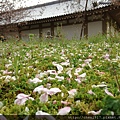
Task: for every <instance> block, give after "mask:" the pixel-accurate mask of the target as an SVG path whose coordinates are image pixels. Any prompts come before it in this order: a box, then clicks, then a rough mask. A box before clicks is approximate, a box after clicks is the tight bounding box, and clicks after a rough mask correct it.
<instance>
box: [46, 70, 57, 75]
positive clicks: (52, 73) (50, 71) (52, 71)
mask: <svg viewBox="0 0 120 120" xmlns="http://www.w3.org/2000/svg"><path fill="white" fill-rule="evenodd" d="M47 73H49V74H50V75H56V74H57V72H56V70H47Z"/></svg>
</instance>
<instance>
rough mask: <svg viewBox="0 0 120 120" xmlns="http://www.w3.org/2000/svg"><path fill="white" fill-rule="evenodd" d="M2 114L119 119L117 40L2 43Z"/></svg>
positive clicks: (0, 77) (0, 104) (119, 75)
mask: <svg viewBox="0 0 120 120" xmlns="http://www.w3.org/2000/svg"><path fill="white" fill-rule="evenodd" d="M1 46H2V48H0V63H1V64H0V113H1V114H3V115H49V114H50V115H113V114H114V115H120V109H119V104H120V92H119V87H120V86H119V82H120V81H119V79H120V74H119V71H120V45H119V43H117V42H114V43H111V42H105V41H104V42H99V43H88V42H81V41H60V42H58V41H46V42H39V43H38V42H37V43H32V44H31V43H23V42H19V43H16V44H12V43H2V44H1Z"/></svg>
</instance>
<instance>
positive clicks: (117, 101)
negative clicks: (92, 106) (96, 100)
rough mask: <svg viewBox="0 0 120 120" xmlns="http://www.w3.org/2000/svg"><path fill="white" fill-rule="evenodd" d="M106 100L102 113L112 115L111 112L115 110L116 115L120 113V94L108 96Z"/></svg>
mask: <svg viewBox="0 0 120 120" xmlns="http://www.w3.org/2000/svg"><path fill="white" fill-rule="evenodd" d="M104 102H105V106H104V107H103V110H102V112H101V115H111V112H114V115H120V107H119V106H120V96H117V97H111V96H107V97H106V98H105V100H104Z"/></svg>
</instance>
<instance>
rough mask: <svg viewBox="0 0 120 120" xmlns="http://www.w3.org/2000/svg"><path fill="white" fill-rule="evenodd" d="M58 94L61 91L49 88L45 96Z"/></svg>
mask: <svg viewBox="0 0 120 120" xmlns="http://www.w3.org/2000/svg"><path fill="white" fill-rule="evenodd" d="M59 92H61V90H60V89H59V88H51V89H50V90H49V91H48V92H47V94H49V95H54V94H56V93H59Z"/></svg>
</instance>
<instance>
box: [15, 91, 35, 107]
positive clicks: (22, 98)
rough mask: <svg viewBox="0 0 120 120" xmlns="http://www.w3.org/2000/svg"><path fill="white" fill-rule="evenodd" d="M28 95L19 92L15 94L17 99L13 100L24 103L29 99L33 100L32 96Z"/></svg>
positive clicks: (16, 102)
mask: <svg viewBox="0 0 120 120" xmlns="http://www.w3.org/2000/svg"><path fill="white" fill-rule="evenodd" d="M29 96H30V95H25V94H24V93H20V94H18V95H17V99H16V100H15V101H14V104H18V105H24V104H25V102H26V101H27V100H29V99H31V100H34V98H32V97H29Z"/></svg>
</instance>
